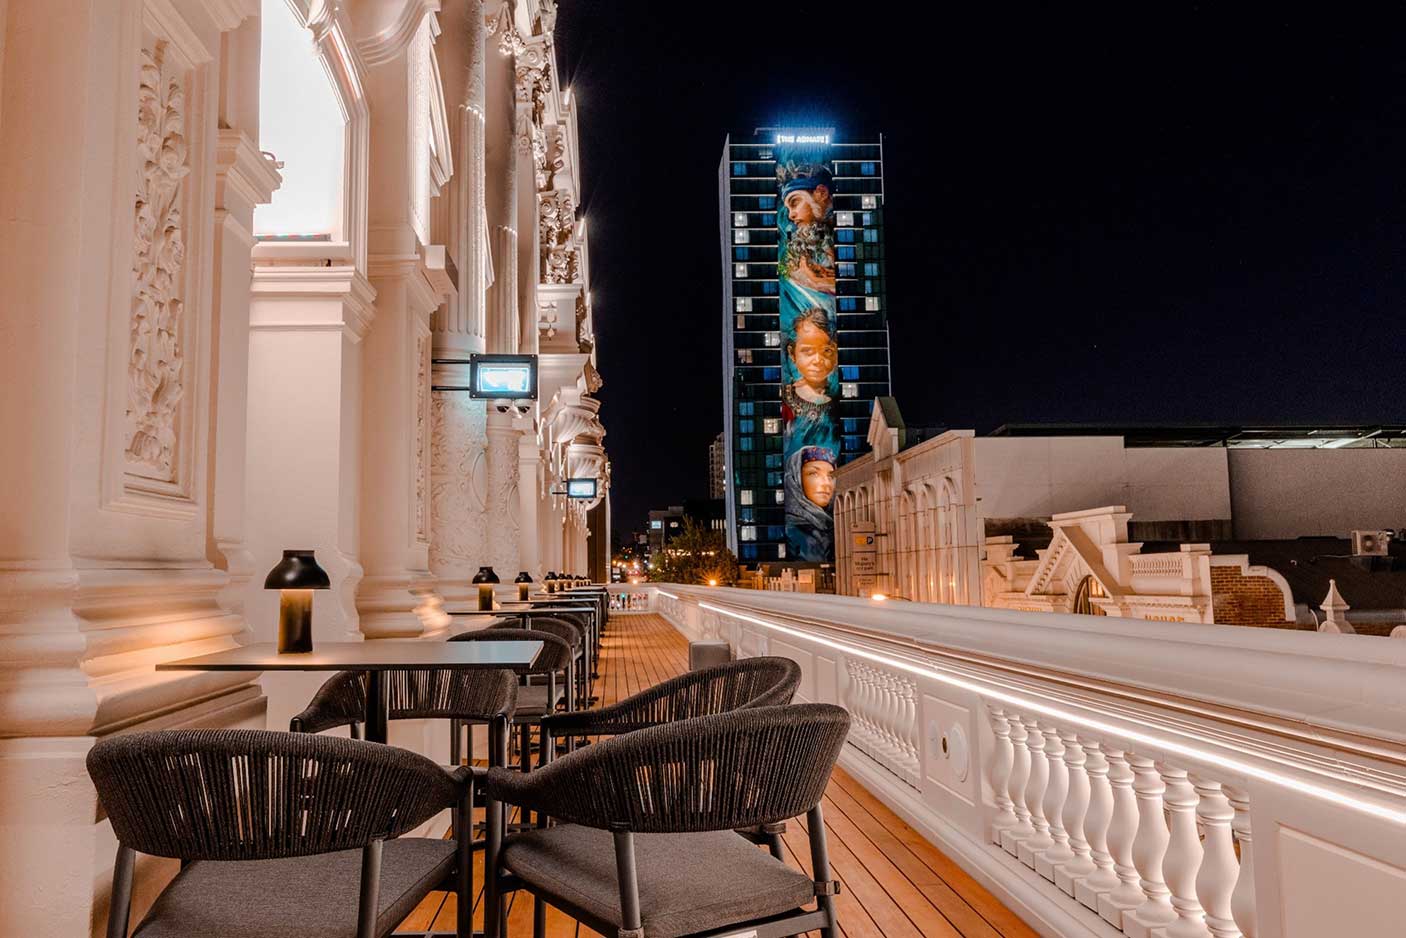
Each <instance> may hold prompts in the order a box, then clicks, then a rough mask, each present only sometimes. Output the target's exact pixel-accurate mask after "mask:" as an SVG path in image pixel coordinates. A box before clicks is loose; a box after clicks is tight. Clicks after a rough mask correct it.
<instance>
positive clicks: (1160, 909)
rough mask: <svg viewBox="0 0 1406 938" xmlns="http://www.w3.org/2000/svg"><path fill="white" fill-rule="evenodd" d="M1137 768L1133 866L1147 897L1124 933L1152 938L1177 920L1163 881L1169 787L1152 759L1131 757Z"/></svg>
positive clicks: (1126, 917) (1130, 762) (1125, 923)
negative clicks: (1166, 796) (1164, 799)
mask: <svg viewBox="0 0 1406 938" xmlns="http://www.w3.org/2000/svg"><path fill="white" fill-rule="evenodd" d="M1128 765H1130V766H1132V769H1133V792H1134V793H1135V794H1136V795H1137V808H1138V825H1137V836H1136V837H1135V838H1133V865H1134V866H1136V867H1137V872H1138V878H1139V880H1140V881H1141V883H1142V891H1143V894H1144V895H1145V896H1146V897H1147V898H1145V899H1144V900H1143V901H1142V905H1140V906H1138V907H1137V908H1136V909H1134V910H1133V911H1132V912H1129V913H1128V914H1127V915H1124V916H1123V933H1124V934H1126V935H1128V936H1129V938H1150V935H1151V934H1152V929H1154V928H1161V927H1163V926H1165V925H1170V924H1171V923H1172V922H1175V921H1176V919H1177V913H1176V910H1174V909H1173V908H1172V891H1171V890H1170V889H1168V888H1167V883H1166V881H1165V880H1164V879H1163V878H1162V859H1163V857H1165V856H1166V855H1167V844H1168V843H1169V842H1170V840H1171V833H1170V832H1169V831H1168V830H1167V818H1166V815H1165V814H1164V813H1163V812H1164V810H1165V804H1164V803H1163V799H1162V795H1163V794H1164V793H1165V792H1166V790H1167V786H1166V784H1164V783H1163V781H1162V775H1161V773H1159V772H1158V771H1157V766H1156V765H1155V764H1154V763H1153V762H1152V760H1151V759H1146V758H1143V757H1142V756H1134V755H1129V756H1128Z"/></svg>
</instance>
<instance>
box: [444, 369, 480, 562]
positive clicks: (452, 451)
mask: <svg viewBox="0 0 1406 938" xmlns="http://www.w3.org/2000/svg"><path fill="white" fill-rule="evenodd" d="M430 414H431V431H430V432H431V433H432V435H433V440H434V442H433V448H432V451H431V459H430V530H431V533H432V538H431V541H430V569H431V571H433V572H434V574H435V575H436V576H440V577H451V578H459V577H462V578H464V579H467V578H468V577H469V576H471V575H472V574H473V572H474V570H476V569H477V568H478V567H479V565H481V564H482V563H484V561H483V560H482V559H481V558H482V557H483V556H484V546H485V543H486V541H487V517H486V515H485V514H484V511H483V504H484V496H485V492H484V480H483V475H484V465H483V462H484V449H485V446H486V444H487V433H486V429H487V419H488V418H487V414H486V412H485V410H484V407H483V405H482V404H481V403H478V402H474V401H470V400H469V398H468V395H466V394H462V393H459V392H455V391H443V392H439V393H435V394H433V395H432V396H431V402H430Z"/></svg>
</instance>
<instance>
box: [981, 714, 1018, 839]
mask: <svg viewBox="0 0 1406 938" xmlns="http://www.w3.org/2000/svg"><path fill="white" fill-rule="evenodd" d="M986 712H987V715H988V717H989V718H990V721H991V732H992V734H993V735H995V737H996V743H995V745H994V746H993V747H992V752H991V758H990V759H988V760H987V767H988V768H987V771H988V773H989V774H988V776H987V781H988V782H989V783H990V785H991V800H992V801H994V802H995V803H996V816H995V817H994V818H992V820H991V841H992V843H997V844H999V843H1000V842H1001V832H1002V831H1004V830H1009V829H1010V828H1012V827H1015V825H1016V823H1017V821H1016V816H1015V810H1014V806H1013V805H1012V804H1011V796H1010V794H1009V793H1008V788H1007V787H1008V786H1009V784H1010V779H1011V768H1012V767H1013V766H1014V765H1015V751H1014V748H1013V747H1012V745H1011V724H1010V722H1009V721H1008V720H1007V719H1006V712H1005V711H1004V710H1002V709H1001V708H1000V707H993V706H991V705H989V704H988V705H987V708H986Z"/></svg>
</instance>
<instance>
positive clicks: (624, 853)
mask: <svg viewBox="0 0 1406 938" xmlns="http://www.w3.org/2000/svg"><path fill="white" fill-rule="evenodd" d="M611 833H612V835H613V836H614V838H615V881H616V882H617V883H619V885H620V923H621V926H622V930H624V931H633V932H638V931H639V930H640V929H641V928H642V927H643V926H642V925H641V922H640V880H639V872H638V870H637V869H636V868H635V837H634V835H633V834H631V833H630V832H629V831H612V832H611Z"/></svg>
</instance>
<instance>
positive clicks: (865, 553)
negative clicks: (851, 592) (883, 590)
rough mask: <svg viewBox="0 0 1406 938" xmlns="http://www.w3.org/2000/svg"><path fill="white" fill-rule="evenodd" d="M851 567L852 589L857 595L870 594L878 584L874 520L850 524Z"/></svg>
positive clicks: (876, 542) (877, 558)
mask: <svg viewBox="0 0 1406 938" xmlns="http://www.w3.org/2000/svg"><path fill="white" fill-rule="evenodd" d="M849 536H850V548H849V551H850V557H851V558H852V560H851V565H852V566H851V569H852V570H853V573H854V589H855V593H856V594H857V595H859V596H870V595H872V594H873V592H874V589H875V588H876V587H877V586H878V584H879V548H878V537H877V536H876V535H875V533H874V522H872V521H865V522H860V523H858V524H854V525H851V526H850V535H849Z"/></svg>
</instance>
